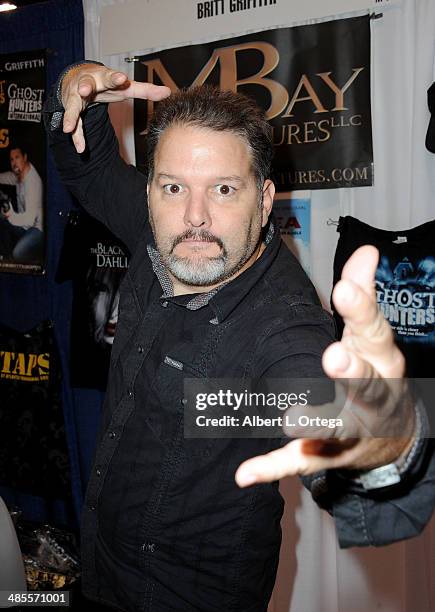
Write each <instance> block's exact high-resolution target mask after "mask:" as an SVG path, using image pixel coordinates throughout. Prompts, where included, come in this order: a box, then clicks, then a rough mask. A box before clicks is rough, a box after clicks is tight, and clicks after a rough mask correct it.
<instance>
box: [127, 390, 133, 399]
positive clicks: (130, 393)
mask: <svg viewBox="0 0 435 612" xmlns="http://www.w3.org/2000/svg"><path fill="white" fill-rule="evenodd" d="M127 395H128V397H133V391H132V389H129V390H128V391H127Z"/></svg>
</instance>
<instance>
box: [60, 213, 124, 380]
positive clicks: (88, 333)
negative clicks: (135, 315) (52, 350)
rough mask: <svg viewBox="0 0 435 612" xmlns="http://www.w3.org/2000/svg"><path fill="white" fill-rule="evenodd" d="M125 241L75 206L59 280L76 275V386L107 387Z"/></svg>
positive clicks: (73, 341) (73, 373)
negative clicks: (77, 209) (75, 209)
mask: <svg viewBox="0 0 435 612" xmlns="http://www.w3.org/2000/svg"><path fill="white" fill-rule="evenodd" d="M127 267H128V253H127V250H126V248H125V246H124V245H123V244H122V243H121V242H120V241H119V240H118V239H117V238H115V237H114V236H113V234H112V233H111V232H109V230H108V229H107V228H106V227H104V225H102V224H101V223H99V222H98V221H96V220H95V219H93V218H92V217H90V216H89V215H87V214H86V213H85V212H81V211H80V212H78V211H71V212H70V217H69V222H68V224H67V226H66V229H65V237H64V246H63V250H62V255H61V260H60V265H59V270H58V274H57V279H58V280H59V281H63V280H66V279H72V281H73V288H74V297H73V309H72V320H71V385H72V386H73V387H85V388H91V389H101V390H105V388H106V384H107V374H108V371H109V362H110V353H111V349H112V344H113V339H114V336H115V329H116V324H117V321H118V304H119V285H120V283H121V280H122V277H123V276H124V273H125V271H126V269H127Z"/></svg>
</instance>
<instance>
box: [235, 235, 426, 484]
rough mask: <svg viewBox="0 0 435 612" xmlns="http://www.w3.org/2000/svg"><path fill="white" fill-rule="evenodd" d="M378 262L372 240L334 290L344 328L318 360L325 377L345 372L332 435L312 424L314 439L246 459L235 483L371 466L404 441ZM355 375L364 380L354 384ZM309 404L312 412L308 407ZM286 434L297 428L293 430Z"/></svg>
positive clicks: (409, 409)
mask: <svg viewBox="0 0 435 612" xmlns="http://www.w3.org/2000/svg"><path fill="white" fill-rule="evenodd" d="M377 262H378V252H377V250H376V249H375V248H374V247H372V246H364V247H361V248H360V249H358V250H357V251H355V253H354V254H353V255H352V257H350V259H349V261H348V262H347V263H346V265H345V267H344V268H343V273H342V279H341V281H340V282H339V283H337V285H336V287H335V289H334V292H333V300H334V304H335V307H336V308H337V310H338V312H339V313H340V314H341V316H342V317H343V319H344V321H345V330H344V334H343V338H342V340H341V341H340V342H336V343H334V344H332V345H330V346H329V347H328V348H327V349H326V351H325V353H324V354H323V360H322V363H323V368H324V370H325V372H326V373H327V374H328V376H329V377H330V378H333V379H349V383H350V384H349V389H350V392H351V394H352V395H353V397H352V401H351V402H349V403H348V405H343V409H342V410H341V412H339V414H337V412H338V411H337V410H336V411H335V415H336V416H340V417H343V425H342V426H341V427H340V428H339V431H336V432H334V439H327V438H328V436H330V435H331V434H330V430H326V429H324V430H323V431H322V430H320V429H319V430H318V431H317V432H316V433H315V434H314V437H315V438H317V439H307V438H303V437H301V438H298V439H296V440H293V441H292V442H289V443H288V444H287V445H286V446H284V447H283V448H280V449H278V450H275V451H273V452H271V453H268V454H267V455H263V456H259V457H254V458H252V459H249V460H247V461H245V462H244V463H243V464H242V465H241V466H240V467H239V468H238V470H237V472H236V482H237V484H238V485H239V486H241V487H244V486H248V485H251V484H254V483H257V482H270V481H273V480H277V479H279V478H282V477H283V476H288V475H292V474H311V473H313V472H317V471H319V470H323V469H331V468H340V469H343V468H344V469H359V470H363V469H371V468H374V467H377V466H379V465H383V464H387V463H391V462H393V461H395V460H396V459H397V458H398V457H399V456H400V454H401V453H402V452H406V450H407V449H408V448H410V447H411V445H412V442H413V438H412V434H413V431H414V420H415V416H414V409H413V406H412V400H411V398H410V395H409V394H408V388H407V383H406V380H405V379H403V380H400V379H402V378H403V376H404V371H405V360H404V357H403V355H402V353H401V352H400V351H399V349H398V348H397V346H396V345H395V343H394V338H393V332H392V330H391V327H390V326H389V324H388V323H387V321H386V320H385V318H384V317H383V315H382V313H381V312H380V311H379V310H378V308H377V304H376V295H375V288H374V279H375V273H376V267H377ZM289 376H291V373H289ZM361 379H363V380H362V382H363V384H362V385H361V384H360V385H358V384H357V381H358V380H359V381H360V382H361ZM312 410H313V411H314V413H313V416H314V414H316V412H315V408H312ZM322 410H323V411H324V412H325V414H331V405H328V406H325V407H323V408H322V407H319V409H318V411H319V412H318V413H319V414H320V416H322ZM290 414H291V412H290ZM288 433H289V434H291V435H292V436H294V435H295V433H296V435H297V434H298V433H299V435H302V432H297V431H296V430H295V429H292V430H290V431H289V432H288ZM304 435H305V436H307V435H309V434H307V433H305V434H304ZM384 435H385V437H383V436H384Z"/></svg>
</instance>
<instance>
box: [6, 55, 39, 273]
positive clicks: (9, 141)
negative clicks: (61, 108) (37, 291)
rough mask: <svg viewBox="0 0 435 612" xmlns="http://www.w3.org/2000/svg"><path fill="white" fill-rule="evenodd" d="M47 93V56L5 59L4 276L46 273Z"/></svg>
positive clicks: (14, 56)
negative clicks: (44, 117) (44, 115)
mask: <svg viewBox="0 0 435 612" xmlns="http://www.w3.org/2000/svg"><path fill="white" fill-rule="evenodd" d="M45 89H46V57H45V51H27V52H25V53H13V54H10V55H9V54H8V55H0V272H21V273H23V272H24V273H42V272H43V270H44V259H45V243H46V236H45V231H46V229H45V197H44V191H45V189H44V184H45V175H46V148H45V147H46V145H45V133H44V129H43V126H42V122H41V112H42V103H43V100H44V97H45Z"/></svg>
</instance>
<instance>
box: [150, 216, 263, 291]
mask: <svg viewBox="0 0 435 612" xmlns="http://www.w3.org/2000/svg"><path fill="white" fill-rule="evenodd" d="M150 223H151V228H152V231H153V234H154V239H155V242H156V246H157V250H158V251H159V254H160V258H161V260H162V262H163V264H164V265H165V267H166V268H167V269H168V270H169V272H170V273H171V274H172V275H173V276H174V277H175V278H176V279H177V280H179V281H180V282H182V283H184V284H186V285H188V286H193V287H208V286H211V285H216V284H218V283H221V282H224V281H226V280H227V279H228V278H231V277H232V276H233V275H234V274H236V273H237V272H239V270H241V268H243V266H244V265H245V263H246V262H247V261H248V259H249V258H250V257H251V255H252V254H253V252H254V251H255V249H256V247H257V246H258V242H259V240H260V234H261V212H260V213H259V214H258V215H257V216H256V217H255V218H252V219H250V221H249V223H247V224H246V225H245V226H243V228H241V229H243V232H242V231H240V232H239V233H238V234H237V235H236V236H240V235H243V239H242V240H241V239H239V240H238V241H237V242H238V243H237V244H234V245H231V244H230V241H229V240H227V241H223V240H221V239H220V238H218V237H217V236H215V235H214V234H212V233H211V232H209V231H208V230H200V229H196V230H194V229H189V230H186V231H185V232H183V233H182V234H179V235H178V236H176V237H174V238H167V239H164V240H161V239H159V238H158V235H157V232H156V228H155V224H154V221H153V219H152V216H151V214H150ZM184 240H201V241H205V242H214V243H216V244H217V246H218V247H219V249H220V253H219V255H217V256H215V257H209V256H201V254H200V249H198V252H197V254H196V255H195V254H194V255H193V256H190V257H180V256H178V255H176V254H175V253H174V250H175V248H176V247H177V245H179V244H180V243H182V242H183V241H184Z"/></svg>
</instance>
